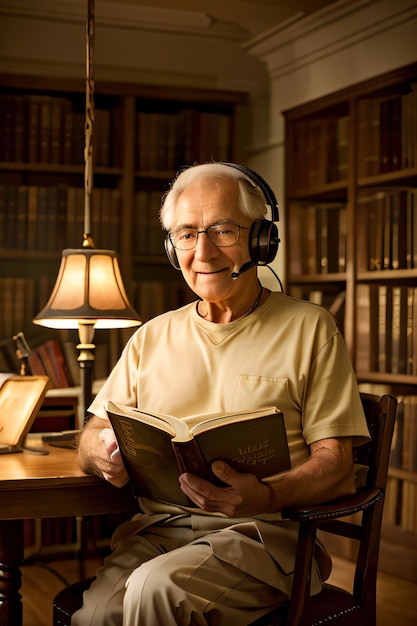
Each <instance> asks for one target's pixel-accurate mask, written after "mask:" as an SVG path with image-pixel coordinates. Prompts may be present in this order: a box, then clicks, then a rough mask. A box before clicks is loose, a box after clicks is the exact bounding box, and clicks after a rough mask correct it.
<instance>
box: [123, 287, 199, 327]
mask: <svg viewBox="0 0 417 626" xmlns="http://www.w3.org/2000/svg"><path fill="white" fill-rule="evenodd" d="M131 291H132V295H131V303H132V305H133V307H134V309H135V310H136V311H137V312H138V313H139V315H140V317H141V318H142V321H143V322H147V321H149V320H150V319H152V318H153V317H156V316H157V315H160V314H161V313H164V312H165V311H170V310H172V309H177V308H178V307H179V306H182V305H184V304H186V303H187V302H191V301H193V300H195V299H196V296H195V294H193V292H192V291H191V290H190V289H189V288H188V287H187V285H186V283H185V281H184V280H183V279H181V278H178V279H176V280H172V281H170V282H168V281H164V282H162V281H158V280H143V281H136V282H134V283H133V285H132V290H131Z"/></svg>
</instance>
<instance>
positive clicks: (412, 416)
mask: <svg viewBox="0 0 417 626" xmlns="http://www.w3.org/2000/svg"><path fill="white" fill-rule="evenodd" d="M397 398H398V407H397V419H396V422H395V431H394V436H393V440H392V446H391V455H390V466H391V467H395V468H398V469H403V470H406V471H407V472H417V395H409V396H405V395H404V396H403V395H401V396H397Z"/></svg>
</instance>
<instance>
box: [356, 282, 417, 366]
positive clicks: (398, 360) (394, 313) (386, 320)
mask: <svg viewBox="0 0 417 626" xmlns="http://www.w3.org/2000/svg"><path fill="white" fill-rule="evenodd" d="M356 304H357V346H358V348H357V362H356V369H357V370H358V371H362V372H363V371H365V372H367V371H374V372H384V373H393V374H408V375H412V376H416V375H417V326H416V323H415V319H416V313H417V287H406V286H400V285H397V286H394V285H377V284H359V285H358V286H357V290H356Z"/></svg>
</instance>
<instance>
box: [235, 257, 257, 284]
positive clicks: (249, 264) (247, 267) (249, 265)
mask: <svg viewBox="0 0 417 626" xmlns="http://www.w3.org/2000/svg"><path fill="white" fill-rule="evenodd" d="M255 265H256V261H248V262H247V263H244V264H243V265H242V267H241V268H240V270H238V271H237V272H232V273H231V274H230V276H231V277H232V278H233V280H236V278H239V276H241V275H242V274H244V273H245V272H247V271H248V270H250V269H251V268H252V267H255Z"/></svg>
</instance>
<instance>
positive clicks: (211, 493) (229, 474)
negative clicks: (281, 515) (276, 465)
mask: <svg viewBox="0 0 417 626" xmlns="http://www.w3.org/2000/svg"><path fill="white" fill-rule="evenodd" d="M211 469H212V471H213V473H214V474H215V475H216V476H217V477H218V478H219V479H220V480H221V481H223V482H224V483H227V486H226V487H217V486H216V485H213V484H212V483H210V482H208V481H207V480H204V479H203V478H200V477H199V476H196V475H195V474H182V475H181V476H180V478H179V480H180V485H181V489H182V491H183V492H184V493H185V494H186V495H187V496H188V497H189V498H190V500H192V501H193V502H194V504H196V505H197V506H198V507H200V508H201V509H203V510H204V511H209V512H217V513H223V514H224V515H226V516H227V517H242V516H245V517H246V516H248V517H252V516H254V515H259V514H261V513H266V512H269V511H270V508H271V499H272V495H273V494H272V493H271V490H270V489H269V487H267V485H264V484H262V483H261V482H259V480H258V479H257V478H256V477H255V476H254V475H253V474H241V473H240V472H236V471H235V470H234V469H232V468H231V467H230V466H229V465H227V463H224V462H223V461H214V463H212V466H211Z"/></svg>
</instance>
